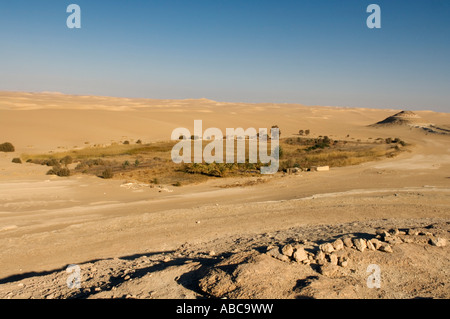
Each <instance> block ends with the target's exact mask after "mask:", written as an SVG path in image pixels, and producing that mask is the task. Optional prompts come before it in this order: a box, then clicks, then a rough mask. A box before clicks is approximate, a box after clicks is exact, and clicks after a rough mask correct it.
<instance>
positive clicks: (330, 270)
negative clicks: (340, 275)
mask: <svg viewBox="0 0 450 319" xmlns="http://www.w3.org/2000/svg"><path fill="white" fill-rule="evenodd" d="M338 270H339V268H338V267H337V266H336V265H332V264H328V263H326V264H324V265H321V266H320V268H319V272H320V273H321V274H322V275H324V276H327V277H330V276H333V275H334V274H336V272H337V271H338Z"/></svg>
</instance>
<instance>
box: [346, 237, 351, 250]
mask: <svg viewBox="0 0 450 319" xmlns="http://www.w3.org/2000/svg"><path fill="white" fill-rule="evenodd" d="M344 245H345V247H348V248H352V247H353V241H352V239H351V238H350V237H345V238H344Z"/></svg>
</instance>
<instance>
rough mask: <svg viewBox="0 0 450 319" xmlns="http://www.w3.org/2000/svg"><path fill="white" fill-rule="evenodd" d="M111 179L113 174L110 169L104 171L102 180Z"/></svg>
mask: <svg viewBox="0 0 450 319" xmlns="http://www.w3.org/2000/svg"><path fill="white" fill-rule="evenodd" d="M113 177H114V173H113V171H112V169H111V168H107V169H105V170H104V171H103V173H102V178H104V179H110V178H113Z"/></svg>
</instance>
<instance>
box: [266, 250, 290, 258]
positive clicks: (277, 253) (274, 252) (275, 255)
mask: <svg viewBox="0 0 450 319" xmlns="http://www.w3.org/2000/svg"><path fill="white" fill-rule="evenodd" d="M267 255H269V256H271V257H273V258H276V259H278V260H281V261H289V257H288V256H286V255H283V254H282V253H280V249H279V248H278V247H275V248H272V249H271V250H269V251H268V252H267Z"/></svg>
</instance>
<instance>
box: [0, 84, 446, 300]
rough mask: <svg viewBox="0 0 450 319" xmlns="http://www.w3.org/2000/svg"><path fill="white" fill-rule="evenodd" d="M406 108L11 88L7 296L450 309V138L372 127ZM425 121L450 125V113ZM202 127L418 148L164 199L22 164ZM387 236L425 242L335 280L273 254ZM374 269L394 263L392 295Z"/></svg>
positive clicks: (7, 109) (214, 182) (1, 274)
mask: <svg viewBox="0 0 450 319" xmlns="http://www.w3.org/2000/svg"><path fill="white" fill-rule="evenodd" d="M400 111H401V108H398V109H392V110H387V109H364V108H343V107H327V106H305V105H294V104H245V103H221V102H215V101H211V100H206V99H201V100H150V99H148V100H147V99H126V98H112V97H93V96H70V95H62V94H54V93H19V92H0V143H3V142H11V143H12V144H13V145H14V146H15V148H16V151H15V152H14V153H1V152H0V247H2V249H1V250H0V298H71V297H82V298H110V297H114V298H122V297H130V298H202V297H215V298H224V297H226V298H301V297H308V298H309V297H311V298H416V297H427V298H449V297H450V289H449V278H450V277H449V272H450V257H449V254H448V252H449V251H448V249H449V246H448V245H443V246H441V245H439V246H436V245H433V244H431V242H432V241H433V240H435V239H437V238H442V239H444V240H446V241H447V242H448V240H449V236H448V233H449V230H450V229H449V226H448V225H449V223H450V219H449V217H450V135H448V134H438V133H432V132H429V131H426V130H424V129H422V128H414V127H411V126H408V125H406V126H405V125H393V126H376V127H374V126H370V125H372V124H374V123H377V122H380V121H382V120H383V119H385V118H387V117H389V116H391V115H393V114H396V113H398V112H400ZM414 113H415V114H417V115H418V116H420V117H421V118H423V119H426V122H427V123H433V124H434V125H436V126H438V127H442V128H448V127H449V125H450V114H449V113H436V112H432V111H426V110H425V111H414ZM199 119H201V120H203V125H204V128H207V127H218V128H220V129H222V130H223V131H225V128H227V127H230V128H237V127H243V128H248V127H254V128H270V127H271V126H272V125H275V124H276V125H278V126H279V127H280V130H281V132H282V137H288V136H296V134H297V132H298V130H299V129H310V130H311V135H312V136H319V135H327V136H330V137H331V138H333V139H342V140H345V139H347V140H351V139H361V140H368V139H375V138H388V137H399V138H401V139H402V140H404V141H406V142H407V143H409V144H410V145H411V146H410V147H409V148H408V151H405V152H403V153H401V154H400V155H399V156H397V157H394V158H389V159H384V160H381V161H375V162H368V163H364V164H361V165H356V166H349V167H340V168H335V167H331V170H330V171H328V172H301V173H298V174H293V175H286V174H283V173H278V174H276V175H273V176H267V177H264V178H266V179H268V181H267V182H266V183H261V184H255V185H253V186H247V187H232V188H222V187H220V186H223V185H226V184H233V183H236V182H237V181H238V179H237V178H223V179H210V180H208V181H207V182H205V183H199V184H197V185H188V186H184V187H180V188H174V187H172V186H170V185H167V186H164V187H161V188H150V187H144V186H139V185H132V184H129V185H128V186H127V185H126V184H125V183H126V182H127V181H124V180H119V179H113V180H104V179H100V178H97V177H93V176H85V175H74V176H70V177H67V178H60V177H53V176H47V175H45V173H46V171H47V170H48V168H45V167H42V166H38V165H34V164H31V163H24V164H21V165H18V164H14V163H12V162H11V160H12V159H13V158H14V157H19V156H20V155H21V154H23V153H28V154H31V153H36V154H37V153H49V152H58V151H61V150H70V149H74V148H82V147H86V146H87V145H93V144H98V145H108V144H111V143H113V142H121V141H124V140H134V141H136V140H138V139H142V140H144V141H145V142H154V141H162V140H169V139H170V134H171V132H172V130H173V129H175V128H177V127H186V128H188V129H191V130H192V128H193V124H194V120H199ZM247 179H249V180H252V179H254V178H252V177H249V178H247ZM380 228H382V229H391V228H397V229H399V230H400V231H402V229H404V230H403V231H404V232H405V233H404V234H403V233H402V234H403V236H404V237H405V236H408V231H409V229H416V230H417V232H418V234H416V235H414V236H413V235H411V238H412V239H411V238H410V239H409V240H405V238H404V239H403V240H402V241H401V244H396V245H392V249H393V252H392V253H386V252H381V251H370V250H366V251H364V252H359V251H357V250H355V249H354V248H348V249H347V250H343V251H345V253H346V254H347V255H346V256H347V257H348V258H349V265H348V266H347V267H338V268H339V269H338V270H337V271H334V270H333V271H332V272H327V271H324V270H323V269H322V268H323V267H322V266H323V265H317V264H315V263H314V262H312V263H310V264H309V263H308V264H303V263H298V262H295V261H292V260H291V261H282V260H279V259H276V258H273V256H270V255H268V254H267V251H268V250H270V248H272V247H283V246H284V245H286V244H288V243H302V244H303V245H304V246H305V249H306V250H307V251H310V252H311V254H312V253H313V252H314V251H316V250H317V248H318V246H319V245H320V244H323V243H326V242H332V241H334V240H336V238H340V237H342V236H344V235H352V236H353V237H358V236H359V237H361V236H362V237H365V238H367V239H370V238H373V237H375V236H376V230H377V229H380ZM221 263H222V264H221ZM71 264H77V265H80V267H81V270H82V272H81V273H82V283H81V285H82V288H81V289H69V288H68V287H67V285H66V279H67V276H68V274H67V273H66V271H65V270H66V267H67V266H68V265H71ZM370 264H379V265H380V268H381V271H382V286H381V288H378V289H370V288H368V287H367V286H366V279H367V276H368V274H367V273H366V268H367V266H368V265H370ZM221 265H222V267H220V266H221ZM227 266H229V267H227ZM321 267H322V268H321Z"/></svg>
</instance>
